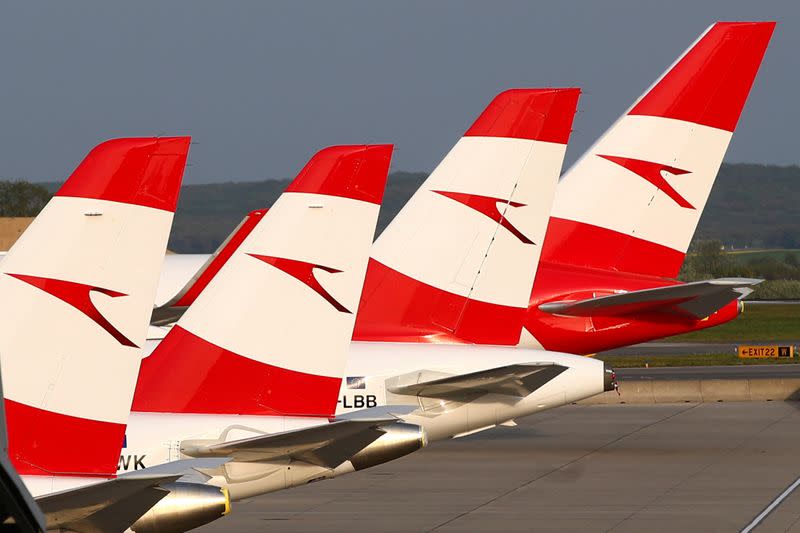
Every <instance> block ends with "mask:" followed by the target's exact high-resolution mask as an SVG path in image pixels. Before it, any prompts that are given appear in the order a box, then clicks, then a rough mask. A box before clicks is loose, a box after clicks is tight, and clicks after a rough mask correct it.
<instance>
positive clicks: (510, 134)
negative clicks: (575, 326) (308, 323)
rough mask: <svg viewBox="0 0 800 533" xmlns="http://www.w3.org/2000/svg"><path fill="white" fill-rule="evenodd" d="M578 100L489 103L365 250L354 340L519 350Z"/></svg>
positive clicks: (560, 95)
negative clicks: (512, 346)
mask: <svg viewBox="0 0 800 533" xmlns="http://www.w3.org/2000/svg"><path fill="white" fill-rule="evenodd" d="M579 95H580V90H579V89H572V88H570V89H512V90H509V91H505V92H503V93H501V94H499V95H498V96H497V97H495V98H494V100H493V101H492V102H491V103H490V104H489V106H488V107H487V108H486V109H485V110H484V111H483V113H482V114H481V115H480V116H479V117H478V119H477V120H476V121H475V123H474V124H473V125H472V126H471V127H470V128H469V129H468V130H467V132H466V133H465V134H464V136H463V137H462V138H461V139H460V140H459V141H458V142H457V143H456V145H455V146H454V147H453V149H452V150H451V151H450V153H448V154H447V155H446V156H445V158H444V159H443V160H442V162H441V163H440V164H439V166H438V167H437V168H436V169H435V170H434V171H433V173H432V174H431V175H430V177H429V178H428V179H427V180H426V181H425V183H423V184H422V186H421V187H420V188H419V190H418V191H417V192H416V193H415V194H414V196H413V197H412V198H411V200H409V202H408V203H407V204H406V205H405V207H403V209H402V210H401V211H400V213H399V214H398V215H397V216H396V217H395V219H394V220H393V221H392V223H391V224H390V225H389V227H388V228H386V230H385V231H384V232H383V233H382V234H381V236H380V237H379V238H378V239H377V241H376V242H375V244H374V245H373V248H372V256H371V259H370V265H369V269H368V273H367V280H366V282H365V284H364V292H363V294H362V299H361V306H360V308H359V313H358V317H357V319H356V330H355V335H354V339H355V340H373V341H380V340H384V341H386V340H391V341H409V342H417V341H422V342H475V343H483V344H516V343H517V342H518V340H519V336H520V331H521V328H522V321H523V319H524V314H525V310H526V308H527V305H528V297H529V296H530V292H531V286H532V285H533V279H534V276H535V272H536V265H537V264H538V260H539V253H540V250H541V246H542V242H543V239H544V232H545V229H546V226H547V220H548V216H549V213H550V207H551V202H552V198H553V194H554V190H555V187H556V182H557V180H558V175H559V172H560V171H561V164H562V162H563V158H564V152H565V150H566V144H567V141H568V139H569V135H570V132H571V128H572V120H573V117H574V115H575V110H576V106H577V102H578V97H579Z"/></svg>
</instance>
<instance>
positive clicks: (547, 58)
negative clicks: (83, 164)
mask: <svg viewBox="0 0 800 533" xmlns="http://www.w3.org/2000/svg"><path fill="white" fill-rule="evenodd" d="M771 19H774V20H778V21H779V25H778V28H777V30H776V33H775V36H774V37H773V40H772V45H771V46H770V49H769V50H768V51H767V57H766V60H765V62H764V65H763V67H762V69H761V72H760V75H759V77H758V79H757V80H756V85H755V87H754V90H753V92H752V93H751V96H750V100H749V102H748V106H747V108H746V109H745V113H744V115H743V117H742V120H741V122H740V124H739V129H738V131H737V132H736V135H735V136H734V140H733V143H732V145H731V149H730V150H729V152H728V157H727V160H728V161H748V162H763V163H777V164H796V163H798V162H800V153H798V149H797V148H798V144H799V143H798V136H797V133H796V132H797V130H798V124H799V123H800V106H798V103H797V94H798V85H800V84H799V83H798V81H800V68H798V67H799V66H800V61H798V59H797V58H798V52H800V4H798V3H797V2H796V0H785V1H763V0H762V1H759V2H751V1H731V0H719V1H708V2H700V1H697V0H695V1H686V2H684V1H674V0H671V1H660V2H645V1H641V0H625V1H622V0H614V1H608V0H606V1H596V2H589V1H586V2H567V1H562V0H549V1H547V2H498V1H485V2H456V1H437V2H433V1H420V2H379V1H375V0H367V1H363V2H333V1H326V2H285V3H283V2H281V3H279V2H266V1H259V2H235V1H216V2H210V1H207V0H186V1H170V2H164V1H159V2H142V1H136V2H124V3H123V2H107V1H98V2H75V1H72V2H63V1H53V2H15V3H11V2H5V3H4V4H3V7H2V10H0V65H1V66H2V67H1V68H2V73H3V78H2V81H0V102H2V106H1V107H0V117H2V120H0V176H3V177H6V178H13V177H24V178H29V179H34V180H53V179H63V178H64V177H66V174H68V173H69V172H70V171H71V170H72V168H74V166H75V165H76V164H77V162H78V161H79V160H80V159H81V158H82V157H83V155H84V154H85V153H86V152H87V151H88V149H89V148H91V147H92V146H93V145H95V144H96V143H98V142H100V141H102V140H104V139H106V138H110V137H115V136H123V135H150V134H178V133H179V134H186V133H188V134H191V135H192V136H193V137H194V139H195V141H196V142H197V145H196V146H194V147H193V148H192V153H191V156H190V161H191V166H190V167H189V169H188V171H187V175H186V182H187V183H202V182H214V181H225V180H234V181H243V180H258V179H266V178H283V177H289V176H291V175H293V174H294V173H295V172H296V171H297V170H298V169H299V168H300V167H301V166H302V164H303V163H304V162H305V161H306V160H307V159H308V157H309V156H310V155H311V154H313V153H314V152H315V151H316V150H317V149H319V148H321V147H323V146H326V145H329V144H341V143H361V142H393V143H395V144H396V145H397V151H396V153H395V159H394V163H393V169H395V170H430V169H431V168H432V167H434V166H435V165H436V163H437V162H438V161H439V160H440V158H441V156H442V155H443V154H444V153H445V152H446V151H447V150H448V149H449V147H450V146H451V145H452V144H453V142H454V141H455V140H456V139H457V138H458V136H459V135H460V134H461V133H462V132H463V130H464V129H465V128H466V127H467V126H468V125H469V124H470V122H471V121H472V119H473V118H474V117H475V116H476V115H477V113H479V112H480V110H481V109H482V108H483V107H484V105H485V104H486V103H487V102H488V101H489V100H490V98H491V97H492V96H493V95H494V94H495V93H497V92H499V91H500V90H502V89H505V88H508V87H521V86H527V87H537V86H579V87H582V88H583V89H584V91H585V93H584V95H583V98H582V100H581V104H580V112H579V114H578V116H577V118H576V122H575V133H574V134H573V137H572V142H571V144H570V148H569V151H568V156H567V158H568V161H572V160H574V159H576V158H577V157H578V156H579V155H580V154H581V152H582V151H583V150H584V149H586V148H587V147H588V145H589V144H590V143H591V142H592V141H593V140H594V139H595V138H596V137H597V136H598V135H599V134H601V133H602V132H603V131H604V130H605V128H606V127H607V126H608V125H609V123H610V122H611V121H612V120H613V119H614V118H616V116H618V115H619V114H620V113H621V112H622V111H623V110H624V109H625V108H627V106H628V105H629V104H630V103H631V102H632V101H633V100H634V99H635V98H636V97H637V96H638V95H639V94H640V93H641V92H642V90H643V89H644V88H646V87H647V86H648V85H650V83H651V82H652V81H653V80H654V79H655V78H656V76H658V75H659V74H660V73H661V72H662V71H663V70H664V68H665V67H666V66H667V65H668V64H670V63H671V62H672V61H673V60H674V59H675V57H677V55H678V54H679V53H680V52H682V51H683V49H685V48H686V47H687V46H688V45H689V44H690V43H691V42H692V41H693V40H694V39H695V38H696V37H697V35H698V34H699V33H700V32H701V31H703V29H704V28H705V27H706V26H707V25H709V24H710V23H711V22H713V21H715V20H771Z"/></svg>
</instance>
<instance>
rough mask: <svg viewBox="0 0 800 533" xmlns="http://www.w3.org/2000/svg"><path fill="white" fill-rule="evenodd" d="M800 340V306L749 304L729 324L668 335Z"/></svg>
mask: <svg viewBox="0 0 800 533" xmlns="http://www.w3.org/2000/svg"><path fill="white" fill-rule="evenodd" d="M798 339H800V305H779V304H778V305H754V304H753V305H748V304H747V303H745V307H744V313H743V314H741V315H739V317H738V318H735V319H734V320H731V321H730V322H728V323H727V324H722V325H721V326H716V327H713V328H709V329H703V330H700V331H695V332H692V333H687V334H684V335H676V336H674V337H669V338H668V339H666V340H667V341H674V342H741V343H743V344H746V343H748V342H774V341H781V340H788V341H793V340H798Z"/></svg>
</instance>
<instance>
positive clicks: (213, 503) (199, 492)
mask: <svg viewBox="0 0 800 533" xmlns="http://www.w3.org/2000/svg"><path fill="white" fill-rule="evenodd" d="M162 487H163V488H164V489H168V490H169V494H168V495H166V496H165V497H164V498H162V499H161V500H160V501H159V502H158V503H156V504H155V505H154V506H153V507H151V508H150V510H149V511H147V512H146V513H145V514H143V515H142V517H141V518H139V520H137V521H136V522H135V523H134V524H133V525H132V526H131V529H132V530H133V531H135V532H136V533H156V532H158V533H182V532H184V531H189V530H190V529H194V528H196V527H200V526H202V525H205V524H208V523H210V522H213V521H214V520H216V519H217V518H221V517H223V516H225V515H226V514H228V513H229V512H230V511H231V500H230V497H229V496H228V491H227V489H224V488H220V487H215V486H213V485H202V484H200V483H180V482H177V483H168V484H164V485H162Z"/></svg>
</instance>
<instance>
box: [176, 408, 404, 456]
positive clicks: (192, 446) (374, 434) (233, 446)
mask: <svg viewBox="0 0 800 533" xmlns="http://www.w3.org/2000/svg"><path fill="white" fill-rule="evenodd" d="M394 422H397V418H396V417H387V418H372V419H348V420H337V421H335V422H331V423H329V424H324V425H320V426H312V427H307V428H302V429H297V430H292V431H285V432H282V433H272V434H267V435H259V436H256V437H250V438H246V439H240V440H235V441H229V442H221V441H218V440H185V441H183V442H182V443H181V452H182V453H183V454H184V455H188V456H190V457H229V458H231V460H233V461H237V462H256V461H270V460H275V459H279V458H283V457H290V458H292V459H294V460H296V461H303V462H306V463H310V464H314V465H317V466H322V467H325V468H336V467H337V466H339V465H340V464H342V463H343V462H345V461H347V460H348V459H349V458H350V457H352V456H353V455H354V454H356V453H357V452H358V451H360V450H362V449H363V448H364V447H366V446H367V445H369V444H371V443H372V442H373V441H375V440H377V439H378V438H379V437H380V436H381V435H383V434H384V432H383V431H382V430H381V426H382V425H384V424H389V423H394Z"/></svg>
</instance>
